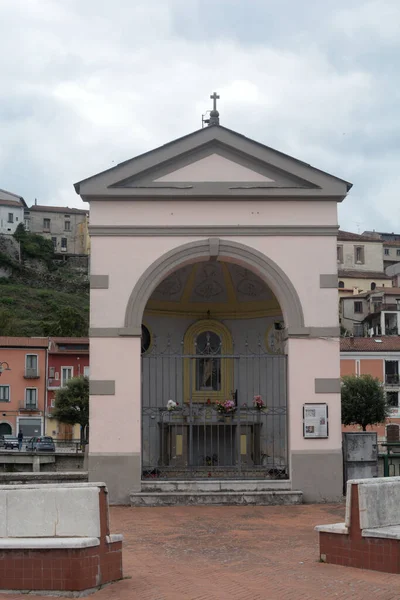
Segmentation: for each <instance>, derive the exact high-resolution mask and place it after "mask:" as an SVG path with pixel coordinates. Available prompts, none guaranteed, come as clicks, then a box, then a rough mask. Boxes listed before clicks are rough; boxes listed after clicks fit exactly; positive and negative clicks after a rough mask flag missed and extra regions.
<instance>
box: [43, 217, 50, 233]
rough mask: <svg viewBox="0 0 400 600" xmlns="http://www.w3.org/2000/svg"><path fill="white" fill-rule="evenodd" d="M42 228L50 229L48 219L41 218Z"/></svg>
mask: <svg viewBox="0 0 400 600" xmlns="http://www.w3.org/2000/svg"><path fill="white" fill-rule="evenodd" d="M43 229H44V230H45V231H49V230H50V219H43Z"/></svg>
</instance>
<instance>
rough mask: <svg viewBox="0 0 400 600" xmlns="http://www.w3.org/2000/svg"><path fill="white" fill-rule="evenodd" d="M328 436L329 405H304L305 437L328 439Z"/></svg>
mask: <svg viewBox="0 0 400 600" xmlns="http://www.w3.org/2000/svg"><path fill="white" fill-rule="evenodd" d="M328 435H329V428H328V405H327V404H303V436H304V437H305V438H327V437H328Z"/></svg>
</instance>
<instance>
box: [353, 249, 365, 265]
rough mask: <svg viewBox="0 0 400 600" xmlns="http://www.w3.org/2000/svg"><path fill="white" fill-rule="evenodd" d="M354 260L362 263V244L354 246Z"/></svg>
mask: <svg viewBox="0 0 400 600" xmlns="http://www.w3.org/2000/svg"><path fill="white" fill-rule="evenodd" d="M354 261H355V262H356V263H358V264H364V246H354Z"/></svg>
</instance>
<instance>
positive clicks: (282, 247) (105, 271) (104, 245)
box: [91, 236, 338, 327]
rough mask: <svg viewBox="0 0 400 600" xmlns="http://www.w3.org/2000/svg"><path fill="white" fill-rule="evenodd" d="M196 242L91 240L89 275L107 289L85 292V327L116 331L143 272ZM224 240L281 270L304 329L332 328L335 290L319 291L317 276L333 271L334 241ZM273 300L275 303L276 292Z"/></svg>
mask: <svg viewBox="0 0 400 600" xmlns="http://www.w3.org/2000/svg"><path fill="white" fill-rule="evenodd" d="M198 239H206V238H199V237H194V236H191V237H187V238H186V237H172V236H171V237H156V238H151V239H150V238H142V237H140V238H139V237H136V238H135V237H116V238H114V237H94V238H92V257H91V273H92V274H99V275H109V289H108V290H92V292H91V326H92V327H122V326H123V324H124V319H125V309H126V306H127V303H128V300H129V296H130V294H131V292H132V289H133V287H134V285H135V283H136V281H137V280H138V279H139V277H140V276H141V274H142V273H143V272H144V271H145V270H146V269H147V267H149V266H150V265H151V264H152V263H153V262H154V261H155V260H157V259H158V258H159V257H160V256H162V255H163V254H165V253H166V252H167V251H169V250H171V249H174V248H178V247H179V246H181V245H182V244H185V243H187V242H191V241H195V240H198ZM224 239H230V240H232V241H235V242H240V243H242V244H244V245H246V246H249V247H252V248H255V249H256V250H259V251H260V252H262V253H264V254H265V255H266V256H267V257H269V258H270V259H272V260H273V261H274V262H275V263H276V264H277V265H278V266H279V267H281V269H282V270H283V271H284V272H285V273H286V275H287V276H288V278H289V279H290V280H291V282H292V283H293V285H294V287H295V288H296V290H297V293H298V295H299V297H300V301H301V303H302V306H303V311H304V318H305V325H306V326H307V327H331V326H337V325H338V308H337V302H338V298H337V289H321V288H320V275H321V274H329V273H336V270H337V265H336V239H335V238H334V237H331V236H326V237H324V236H310V237H306V238H303V237H291V236H286V237H246V236H242V237H240V236H238V237H229V238H228V237H227V238H224ZM244 266H246V265H244ZM167 274H168V273H166V275H167ZM267 283H268V282H267ZM274 291H275V290H274ZM276 296H277V298H278V300H279V301H280V302H281V301H282V299H281V298H280V297H279V293H278V292H276ZM281 303H282V302H281ZM111 307H112V308H111ZM284 316H286V315H284ZM289 326H290V323H289Z"/></svg>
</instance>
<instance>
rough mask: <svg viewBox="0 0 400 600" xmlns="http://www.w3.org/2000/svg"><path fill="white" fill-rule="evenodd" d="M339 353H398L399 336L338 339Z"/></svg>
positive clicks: (399, 348)
mask: <svg viewBox="0 0 400 600" xmlns="http://www.w3.org/2000/svg"><path fill="white" fill-rule="evenodd" d="M340 351H341V352H400V336H398V335H382V336H380V337H372V338H366V337H365V338H364V337H354V338H350V337H343V338H340Z"/></svg>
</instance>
